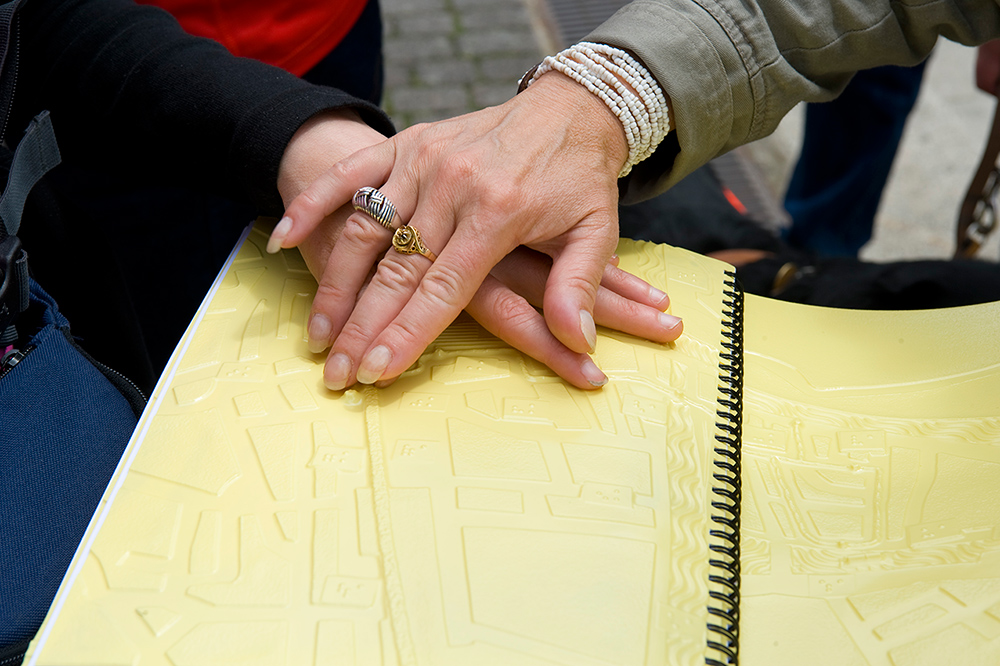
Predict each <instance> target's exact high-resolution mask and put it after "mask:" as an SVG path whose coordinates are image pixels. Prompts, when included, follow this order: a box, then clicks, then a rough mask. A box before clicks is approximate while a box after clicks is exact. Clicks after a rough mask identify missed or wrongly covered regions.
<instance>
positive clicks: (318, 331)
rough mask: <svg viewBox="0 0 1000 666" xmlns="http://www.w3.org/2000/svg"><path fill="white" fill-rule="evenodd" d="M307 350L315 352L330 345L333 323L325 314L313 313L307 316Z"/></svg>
mask: <svg viewBox="0 0 1000 666" xmlns="http://www.w3.org/2000/svg"><path fill="white" fill-rule="evenodd" d="M306 328H307V330H308V331H309V351H311V352H312V353H314V354H317V353H319V352H321V351H323V350H324V349H326V348H327V347H329V346H330V332H331V331H332V330H333V325H332V324H330V319H329V318H328V317H327V316H326V315H321V314H314V315H313V316H312V317H310V318H309V326H307V327H306Z"/></svg>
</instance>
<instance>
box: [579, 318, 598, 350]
mask: <svg viewBox="0 0 1000 666" xmlns="http://www.w3.org/2000/svg"><path fill="white" fill-rule="evenodd" d="M580 330H581V331H583V337H584V339H585V340H586V341H587V345H588V346H589V347H590V353H591V354H593V353H594V350H595V349H597V326H595V325H594V316H593V315H592V314H590V313H589V312H587V311H586V310H580Z"/></svg>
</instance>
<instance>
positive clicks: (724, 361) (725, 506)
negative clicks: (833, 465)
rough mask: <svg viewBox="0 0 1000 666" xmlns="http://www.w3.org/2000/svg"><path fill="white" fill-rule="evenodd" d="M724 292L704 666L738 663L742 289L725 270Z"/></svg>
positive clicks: (733, 276)
mask: <svg viewBox="0 0 1000 666" xmlns="http://www.w3.org/2000/svg"><path fill="white" fill-rule="evenodd" d="M724 284H725V291H724V293H723V301H722V305H723V313H722V315H723V322H722V327H723V329H722V338H723V339H722V354H720V357H721V361H720V364H719V381H720V385H719V399H718V402H719V409H718V410H717V411H716V415H717V416H718V417H719V421H718V422H717V423H716V427H717V428H718V434H716V436H715V439H716V440H717V441H718V442H719V444H720V446H717V447H716V448H715V463H714V464H715V467H716V470H715V472H714V473H713V474H712V478H714V479H715V480H716V482H718V484H719V485H718V486H714V487H713V488H712V492H713V493H714V494H715V499H714V500H713V501H712V509H713V512H712V522H713V523H715V525H716V526H717V527H716V528H715V529H711V530H710V531H709V536H710V541H711V543H710V544H709V550H710V551H711V553H712V554H711V555H710V557H709V561H708V563H709V567H710V574H709V576H708V580H709V584H710V589H709V597H710V599H711V601H710V602H709V607H708V613H709V621H708V633H709V638H708V647H709V649H710V650H709V651H710V652H713V651H714V654H709V655H707V656H706V657H705V663H706V664H707V665H708V666H736V665H737V664H738V663H739V627H740V496H741V493H740V441H741V436H742V422H743V290H742V288H740V286H739V284H738V283H737V281H736V274H735V273H733V272H731V271H726V280H725V282H724Z"/></svg>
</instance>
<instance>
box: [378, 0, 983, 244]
mask: <svg viewBox="0 0 1000 666" xmlns="http://www.w3.org/2000/svg"><path fill="white" fill-rule="evenodd" d="M581 1H582V0H581ZM380 2H381V7H382V14H383V20H384V22H385V48H384V50H385V59H386V92H385V98H384V100H383V104H384V106H385V108H386V110H387V111H388V112H389V114H390V115H391V116H392V118H393V121H394V122H395V123H396V126H397V127H398V128H399V129H403V128H405V127H407V126H409V125H412V124H414V123H419V122H426V121H432V120H440V119H442V118H448V117H451V116H454V115H457V114H461V113H467V112H470V111H475V110H476V109H480V108H483V107H485V106H491V105H495V104H500V103H502V102H504V101H506V100H507V99H510V97H511V96H512V95H513V94H514V92H515V89H516V87H517V81H518V79H519V78H520V76H521V74H523V73H524V72H525V70H527V69H528V68H529V67H531V66H532V65H534V64H536V63H537V62H538V61H539V60H540V59H541V58H542V56H544V55H545V54H546V53H550V52H553V51H554V50H556V48H557V47H556V46H555V44H556V43H557V42H556V38H554V37H553V36H552V31H551V30H548V31H547V30H545V29H544V28H543V27H541V26H544V25H545V23H544V21H541V20H540V19H539V18H538V17H539V16H540V15H543V14H544V9H539V8H540V7H543V6H544V4H545V2H546V0H380ZM942 42H943V43H942V44H941V45H939V47H938V49H937V50H936V53H935V54H934V56H932V58H931V62H930V65H929V67H928V74H927V76H926V77H925V80H924V86H923V89H922V91H921V97H920V100H919V101H918V104H917V108H916V109H915V111H914V113H913V115H912V116H911V118H910V122H909V124H908V127H907V131H906V134H905V135H904V138H903V143H902V146H901V149H900V153H899V155H898V156H897V161H896V165H895V168H894V170H893V174H892V176H891V178H890V181H889V184H888V186H887V188H886V192H885V196H884V197H883V202H882V207H881V208H880V210H879V215H878V218H877V220H876V231H875V239H874V240H873V241H872V243H871V244H870V246H869V247H867V248H866V249H865V251H864V252H863V256H866V257H868V258H870V259H873V260H890V259H904V258H917V257H946V256H948V255H949V253H950V251H951V247H952V242H953V241H952V237H953V234H954V224H955V216H956V213H957V210H958V204H959V202H960V201H961V198H962V196H963V195H964V192H965V188H966V187H967V185H968V181H969V178H971V176H972V173H973V171H974V170H975V166H976V164H978V161H979V156H980V155H981V154H982V150H983V146H984V142H985V137H986V135H987V133H988V127H989V122H990V116H991V113H992V108H993V106H992V101H991V99H990V98H988V97H987V96H986V95H984V94H983V93H981V92H979V91H977V90H975V87H974V85H973V80H972V67H973V64H972V63H973V58H974V53H973V50H972V49H968V48H966V47H962V46H958V45H955V44H951V43H947V42H944V40H942ZM543 44H544V45H545V46H541V45H543ZM800 128H801V114H800V113H792V114H791V116H790V118H789V119H787V120H786V122H785V123H783V127H782V128H781V129H779V132H777V133H776V134H775V135H774V136H773V137H772V138H769V139H767V140H765V141H764V142H763V143H762V144H760V145H755V146H752V147H750V148H748V149H747V150H746V151H745V154H749V155H751V156H752V157H753V158H754V159H755V160H756V162H757V163H758V164H759V165H760V166H761V169H762V171H763V173H764V176H765V177H767V178H769V179H770V180H771V181H772V183H773V184H774V189H775V195H776V196H780V195H781V193H782V190H783V188H784V181H785V178H786V177H787V173H788V172H789V169H790V166H791V162H792V160H794V159H795V157H796V156H797V155H798V146H799V143H800V138H799V132H800ZM997 236H1000V234H997ZM998 246H1000V238H994V239H992V241H991V242H990V243H989V244H988V245H987V247H986V248H985V249H984V252H983V256H985V257H988V258H990V259H992V260H996V258H997V256H998V255H1000V250H998Z"/></svg>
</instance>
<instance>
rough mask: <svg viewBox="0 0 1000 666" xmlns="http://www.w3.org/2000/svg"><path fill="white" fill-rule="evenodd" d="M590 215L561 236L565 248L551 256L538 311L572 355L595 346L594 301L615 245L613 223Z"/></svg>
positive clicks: (615, 234)
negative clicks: (564, 240) (564, 239)
mask: <svg viewBox="0 0 1000 666" xmlns="http://www.w3.org/2000/svg"><path fill="white" fill-rule="evenodd" d="M599 217H600V219H598V216H596V215H594V216H591V217H590V218H587V219H586V220H584V221H582V222H581V223H580V224H578V225H577V226H576V227H574V228H573V229H572V230H570V231H569V232H567V234H566V235H565V238H566V243H565V245H564V246H563V247H562V248H561V249H560V250H559V251H558V252H555V253H552V269H551V270H550V271H549V278H548V280H547V281H546V283H545V297H544V299H543V301H542V310H543V314H544V315H545V323H546V324H547V325H548V327H549V330H550V331H551V332H552V334H553V335H554V336H555V337H556V338H557V339H558V340H559V341H560V342H562V343H563V344H564V345H566V347H568V348H569V349H572V350H573V351H575V352H581V353H585V352H592V351H593V350H594V347H595V345H596V344H597V328H596V326H595V324H594V301H595V300H596V298H597V289H598V287H599V286H600V284H601V278H602V276H603V275H604V269H605V267H606V266H607V264H608V260H609V259H610V258H611V255H612V253H613V252H614V250H615V247H616V246H617V243H618V238H617V233H616V231H615V230H617V228H618V225H617V221H616V220H614V219H613V218H612V219H608V216H607V215H601V216H599Z"/></svg>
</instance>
